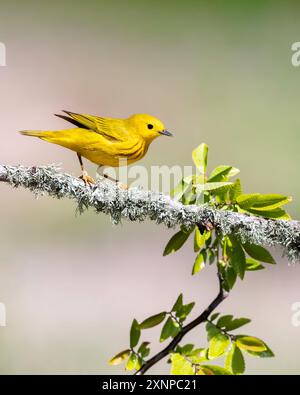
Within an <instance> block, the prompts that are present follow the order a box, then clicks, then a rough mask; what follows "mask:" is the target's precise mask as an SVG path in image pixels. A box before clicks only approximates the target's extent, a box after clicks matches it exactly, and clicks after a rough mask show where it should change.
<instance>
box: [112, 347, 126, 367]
mask: <svg viewBox="0 0 300 395" xmlns="http://www.w3.org/2000/svg"><path fill="white" fill-rule="evenodd" d="M129 355H130V350H129V349H127V350H123V351H121V352H119V353H118V354H116V355H115V356H114V357H113V358H112V359H111V360H110V361H109V364H110V365H114V366H115V365H120V363H122V362H123V361H125V359H127V358H128V357H129Z"/></svg>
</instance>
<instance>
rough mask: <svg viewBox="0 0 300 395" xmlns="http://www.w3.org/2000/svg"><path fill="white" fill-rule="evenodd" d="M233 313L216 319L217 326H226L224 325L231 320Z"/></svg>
mask: <svg viewBox="0 0 300 395" xmlns="http://www.w3.org/2000/svg"><path fill="white" fill-rule="evenodd" d="M232 318H233V315H231V314H228V315H222V316H221V317H220V318H219V319H218V321H217V327H219V328H226V326H227V325H228V324H229V323H230V322H231V321H232Z"/></svg>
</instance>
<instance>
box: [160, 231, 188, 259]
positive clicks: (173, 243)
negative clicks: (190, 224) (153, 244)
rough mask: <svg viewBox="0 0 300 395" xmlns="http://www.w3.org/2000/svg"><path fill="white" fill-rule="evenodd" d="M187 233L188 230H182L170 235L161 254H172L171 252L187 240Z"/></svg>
mask: <svg viewBox="0 0 300 395" xmlns="http://www.w3.org/2000/svg"><path fill="white" fill-rule="evenodd" d="M189 235H190V233H189V232H185V231H183V230H180V231H179V232H177V233H175V235H174V236H173V237H171V239H170V240H169V242H168V244H167V245H166V248H165V250H164V253H163V256H166V255H169V254H172V253H173V252H175V251H177V250H179V248H181V247H182V246H183V244H184V243H185V242H186V241H187V239H188V238H189Z"/></svg>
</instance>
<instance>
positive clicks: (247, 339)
mask: <svg viewBox="0 0 300 395" xmlns="http://www.w3.org/2000/svg"><path fill="white" fill-rule="evenodd" d="M236 345H237V346H238V347H239V348H241V349H242V350H246V351H265V350H266V349H267V347H266V345H265V343H264V342H263V341H262V340H260V339H258V338H257V337H252V336H242V337H240V336H238V338H237V340H236Z"/></svg>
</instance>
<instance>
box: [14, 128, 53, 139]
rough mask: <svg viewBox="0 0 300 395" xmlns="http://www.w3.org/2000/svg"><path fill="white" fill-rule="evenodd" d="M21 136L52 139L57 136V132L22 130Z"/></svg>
mask: <svg viewBox="0 0 300 395" xmlns="http://www.w3.org/2000/svg"><path fill="white" fill-rule="evenodd" d="M20 133H21V134H23V135H24V136H33V137H39V138H40V139H47V138H51V137H53V136H54V135H55V133H56V132H52V131H51V132H50V131H49V132H44V131H41V130H22V131H20Z"/></svg>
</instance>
